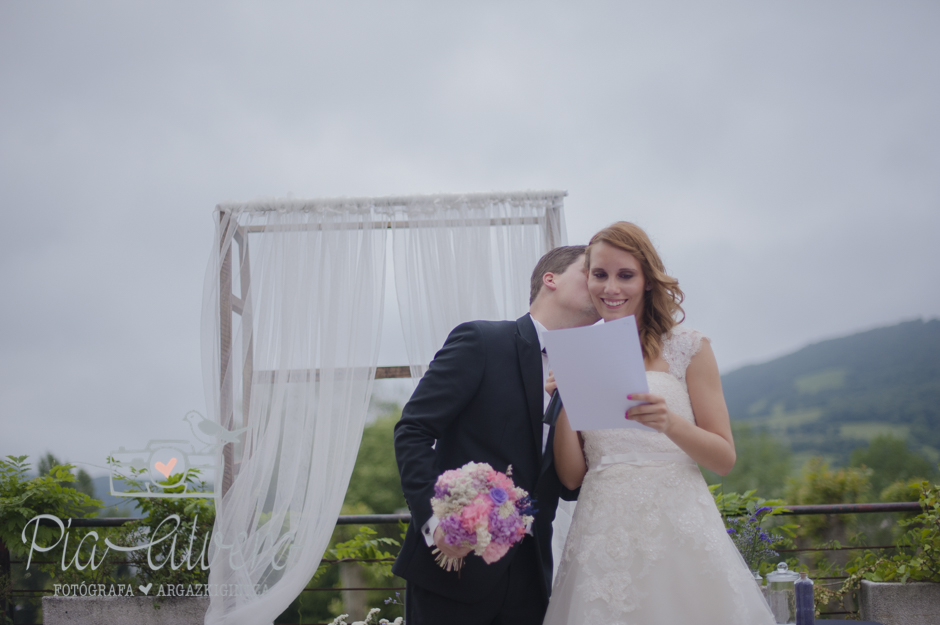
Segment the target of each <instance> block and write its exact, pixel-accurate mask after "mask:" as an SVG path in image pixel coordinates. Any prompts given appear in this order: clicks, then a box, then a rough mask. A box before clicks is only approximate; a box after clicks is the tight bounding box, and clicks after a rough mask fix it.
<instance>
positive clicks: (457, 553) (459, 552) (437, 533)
mask: <svg viewBox="0 0 940 625" xmlns="http://www.w3.org/2000/svg"><path fill="white" fill-rule="evenodd" d="M434 544H435V545H437V548H438V549H440V550H441V552H442V553H443V554H444V555H445V556H448V557H451V558H463V557H465V556H466V555H467V554H469V553H470V551H471V549H470V547H454V546H453V545H448V544H447V541H445V540H444V530H443V529H441V527H440V526H438V527H437V529H435V530H434Z"/></svg>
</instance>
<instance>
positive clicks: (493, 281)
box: [392, 192, 575, 572]
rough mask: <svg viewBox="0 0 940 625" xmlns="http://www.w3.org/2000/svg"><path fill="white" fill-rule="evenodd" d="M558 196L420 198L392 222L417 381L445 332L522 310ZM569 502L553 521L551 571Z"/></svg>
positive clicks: (559, 216)
mask: <svg viewBox="0 0 940 625" xmlns="http://www.w3.org/2000/svg"><path fill="white" fill-rule="evenodd" d="M564 195H565V194H564V192H546V193H531V194H512V195H502V196H494V195H486V196H461V197H452V198H447V199H442V198H425V199H424V201H416V202H414V203H411V204H409V205H406V206H400V207H399V208H398V210H397V212H396V220H395V222H394V223H393V226H392V227H393V232H394V236H393V243H392V244H393V251H394V258H395V289H396V291H397V292H398V306H399V311H400V313H401V320H402V330H403V332H404V336H405V348H406V350H407V352H408V364H409V365H410V366H411V379H412V381H414V383H415V384H417V382H418V380H419V379H420V377H421V376H422V375H423V374H424V371H425V370H426V369H427V365H428V364H429V363H430V362H431V359H432V358H433V357H434V354H435V353H436V352H437V350H438V349H440V348H441V346H442V345H443V344H444V340H445V339H446V338H447V335H448V334H449V333H450V331H451V330H452V329H453V328H454V327H455V326H457V325H458V324H460V323H463V322H464V321H471V320H474V319H516V318H518V317H521V316H522V315H524V314H525V313H526V311H528V309H529V291H530V288H529V287H530V278H531V275H532V270H533V269H534V268H535V264H536V263H537V262H538V260H539V259H540V258H541V257H542V255H543V254H545V253H546V252H548V251H549V250H550V249H552V248H554V247H558V246H560V245H566V241H565V237H566V231H565V221H564V212H563V206H562V204H563V198H564ZM574 508H575V502H567V501H559V504H558V510H557V512H556V516H555V521H554V523H553V524H552V527H553V536H552V555H553V558H554V572H557V571H558V563H559V562H560V561H561V553H562V550H563V549H564V546H565V538H566V537H567V536H568V529H569V527H570V526H571V518H572V516H573V514H574Z"/></svg>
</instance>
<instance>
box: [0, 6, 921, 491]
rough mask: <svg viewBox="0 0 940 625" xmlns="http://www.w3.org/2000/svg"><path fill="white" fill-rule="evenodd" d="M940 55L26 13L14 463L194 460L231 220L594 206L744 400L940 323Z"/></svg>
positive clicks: (802, 24) (915, 21) (9, 298)
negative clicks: (894, 331) (491, 202)
mask: <svg viewBox="0 0 940 625" xmlns="http://www.w3.org/2000/svg"><path fill="white" fill-rule="evenodd" d="M938 32H940V4H938V3H937V2H936V1H935V0H927V1H923V2H914V1H904V2H893V3H889V2H883V1H878V2H872V1H865V0H839V1H819V0H812V1H792V0H791V1H788V2H773V3H772V2H753V1H747V2H708V3H699V2H691V1H689V2H684V3H675V2H663V1H658V2H655V3H653V2H647V3H634V2H622V1H621V2H609V3H596V2H579V3H575V2H546V1H542V2H481V1H479V0H477V1H475V2H464V3H443V2H373V3H358V2H348V1H343V2H334V3H317V2H302V3H301V2H297V3H292V2H276V3H275V2H253V3H248V2H182V1H179V2H171V1H162V2H147V3H144V2H126V1H115V2H92V1H88V0H85V1H83V2H26V1H12V0H3V1H2V2H0V198H2V205H0V206H2V211H3V213H2V215H3V226H4V232H5V235H6V236H5V237H4V243H3V245H2V246H0V286H2V291H0V293H2V306H0V455H7V454H14V455H19V454H30V455H32V456H34V457H35V456H37V455H38V454H40V453H44V452H45V451H52V452H54V453H56V454H57V455H59V456H60V457H63V458H67V459H69V460H71V461H73V462H77V463H84V464H87V465H103V464H104V458H105V456H106V455H107V454H108V453H109V452H110V451H111V450H113V449H116V448H117V446H119V445H124V446H128V447H134V446H139V445H142V444H144V443H145V442H146V440H147V439H148V438H176V437H179V436H183V437H185V436H187V435H188V430H187V429H185V428H184V425H183V422H182V417H183V415H184V414H185V413H186V411H188V410H191V409H197V410H204V404H205V402H204V399H203V392H202V378H201V371H200V354H199V350H200V337H199V333H200V327H199V324H200V308H201V304H202V287H203V276H204V271H205V267H206V263H207V260H208V255H209V250H210V246H211V244H212V236H213V224H212V210H213V208H214V207H215V205H216V204H217V203H219V202H222V201H241V200H250V199H256V198H259V197H274V196H286V195H293V196H294V197H298V198H307V197H310V198H317V197H335V196H381V195H401V194H413V193H438V192H447V193H456V192H485V191H512V190H525V189H566V190H567V191H568V194H569V195H568V197H567V199H566V202H565V210H566V215H567V226H568V238H569V241H570V242H572V243H576V242H586V241H587V239H588V238H589V237H590V236H591V235H592V234H593V233H594V232H595V231H597V230H598V229H600V228H602V227H604V226H606V225H608V224H609V223H611V222H613V221H616V220H619V219H627V220H632V221H635V222H637V223H639V224H640V225H641V226H643V227H644V228H646V229H647V231H648V232H649V233H650V235H651V236H652V238H653V240H654V242H655V243H656V244H657V246H658V247H659V249H660V252H661V254H662V256H663V258H664V260H665V262H666V266H667V270H668V271H669V272H670V273H672V274H673V275H675V276H676V277H677V278H679V280H680V282H681V284H682V286H683V288H684V289H685V292H686V295H687V304H686V311H687V313H688V320H687V323H688V324H689V325H690V326H692V327H696V328H698V329H700V330H702V331H704V332H705V333H706V334H708V335H709V336H711V337H712V339H713V341H714V348H715V351H716V354H717V356H718V358H719V364H720V365H721V368H722V370H723V371H729V370H731V369H734V368H736V367H739V366H741V365H743V364H748V363H754V362H761V361H765V360H768V359H771V358H773V357H776V356H779V355H782V354H785V353H788V352H791V351H793V350H796V349H798V348H800V347H802V346H804V345H806V344H808V343H811V342H815V341H818V340H821V339H825V338H830V337H836V336H842V335H846V334H851V333H853V332H856V331H859V330H864V329H869V328H873V327H877V326H882V325H889V324H894V323H897V322H899V321H903V320H909V319H914V318H918V317H924V318H930V317H936V316H938V315H940V287H938V285H940V250H938V245H937V236H938V233H940V115H938V112H940V37H938V36H937V33H938ZM390 301H391V300H390ZM400 333H401V330H400V328H397V327H386V328H385V331H384V335H385V340H386V344H385V345H383V351H382V355H381V359H380V364H404V361H405V358H404V354H403V350H402V349H401V342H400V339H397V338H396V337H397V336H399V335H400ZM92 472H97V473H100V471H99V470H92Z"/></svg>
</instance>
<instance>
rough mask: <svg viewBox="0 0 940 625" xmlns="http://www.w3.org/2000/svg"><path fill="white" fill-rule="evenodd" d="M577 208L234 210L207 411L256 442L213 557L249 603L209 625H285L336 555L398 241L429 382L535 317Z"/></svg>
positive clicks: (230, 452) (473, 204) (405, 317)
mask: <svg viewBox="0 0 940 625" xmlns="http://www.w3.org/2000/svg"><path fill="white" fill-rule="evenodd" d="M564 196H565V193H564V192H559V191H550V192H525V193H496V194H473V195H428V196H413V197H387V198H361V199H333V200H309V201H308V200H290V199H289V200H271V201H259V202H249V203H241V204H221V205H219V206H218V207H217V208H216V218H217V228H216V239H215V243H214V246H213V252H212V255H211V258H210V262H209V266H208V269H207V272H206V283H205V296H204V302H203V371H204V378H205V383H206V395H207V406H208V407H209V412H210V416H211V418H212V419H213V420H214V421H215V422H216V423H217V424H219V425H221V426H222V427H223V428H225V429H226V430H229V431H231V432H240V431H243V436H242V437H241V438H239V441H238V442H236V443H232V442H227V443H226V444H224V445H222V446H221V447H220V449H221V451H220V453H221V455H222V462H223V476H222V479H221V480H216V484H215V488H216V495H217V498H216V522H215V527H214V528H213V536H212V543H211V546H210V562H211V563H212V566H211V568H210V579H209V582H210V584H212V585H215V587H221V586H222V585H229V588H234V589H235V592H234V593H232V592H231V591H230V592H229V593H228V594H229V596H225V597H223V596H215V597H212V600H211V607H210V609H209V611H208V613H207V615H206V623H226V624H245V625H256V624H257V623H270V622H273V620H274V619H275V618H276V617H277V616H278V615H279V614H280V613H281V612H283V610H284V609H286V608H287V606H288V605H290V603H291V602H292V601H293V600H294V599H295V598H296V597H297V596H298V594H299V593H300V592H301V591H302V590H303V588H304V587H305V586H306V584H307V582H308V581H309V580H310V578H311V576H312V575H313V573H314V571H316V569H317V566H318V565H319V562H320V559H321V558H322V556H323V553H324V551H325V550H326V548H327V545H328V542H329V539H330V536H331V534H332V531H333V527H334V525H335V523H336V518H337V516H338V514H339V512H340V508H341V506H342V502H343V498H344V496H345V493H346V488H347V486H348V483H349V478H350V475H351V474H352V470H353V465H354V464H355V460H356V454H357V452H358V448H359V442H360V438H361V436H362V430H363V425H364V421H365V417H366V412H367V409H368V405H369V399H370V395H371V388H372V382H373V380H374V379H375V377H376V372H377V367H376V364H377V358H378V350H379V342H380V338H381V331H382V327H381V325H382V324H381V321H382V311H383V305H384V296H385V271H386V266H385V265H386V245H387V241H388V238H389V232H390V233H391V240H392V252H393V258H394V277H395V288H396V292H397V294H398V306H399V311H400V313H401V319H402V332H403V334H404V338H405V345H406V350H407V357H408V365H409V367H410V372H411V375H412V376H413V377H415V378H417V377H420V375H421V374H422V373H423V371H424V369H425V368H426V366H427V364H428V363H429V362H430V360H431V359H432V357H433V355H434V353H435V351H436V350H437V349H439V348H440V346H441V345H442V344H443V342H444V339H445V338H446V336H447V334H448V332H449V331H450V330H451V329H452V328H453V327H454V326H456V325H457V324H459V323H461V322H463V321H468V320H471V319H514V318H516V317H518V316H520V315H522V314H524V313H525V311H526V310H527V309H528V295H529V276H530V274H531V272H532V269H533V267H534V266H535V263H536V262H537V261H538V259H539V258H540V257H541V255H542V254H544V253H545V252H546V251H548V250H549V249H551V248H553V247H556V246H558V245H563V244H564V232H565V228H564V214H563V198H564ZM389 373H390V372H389V371H381V370H380V371H379V374H380V375H381V374H385V375H383V376H382V377H390V376H389ZM227 438H229V439H230V437H229V435H227V434H223V436H221V437H220V444H222V443H225V442H226V441H225V439H227ZM233 594H234V596H232V595H233Z"/></svg>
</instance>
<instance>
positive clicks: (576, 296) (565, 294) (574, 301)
mask: <svg viewBox="0 0 940 625" xmlns="http://www.w3.org/2000/svg"><path fill="white" fill-rule="evenodd" d="M554 279H555V284H556V285H557V287H558V288H557V289H555V294H556V301H557V302H558V304H559V305H560V306H563V307H564V308H565V309H567V310H568V311H570V312H573V313H578V314H581V315H584V317H585V321H584V322H585V323H593V322H594V321H597V320H598V319H600V315H598V314H597V310H595V308H594V304H593V302H592V301H591V294H590V293H589V292H588V288H587V270H586V268H585V266H584V254H582V255H581V256H578V258H577V260H575V261H574V262H573V263H571V264H570V265H568V268H567V269H565V271H564V273H560V274H558V273H556V274H554Z"/></svg>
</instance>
